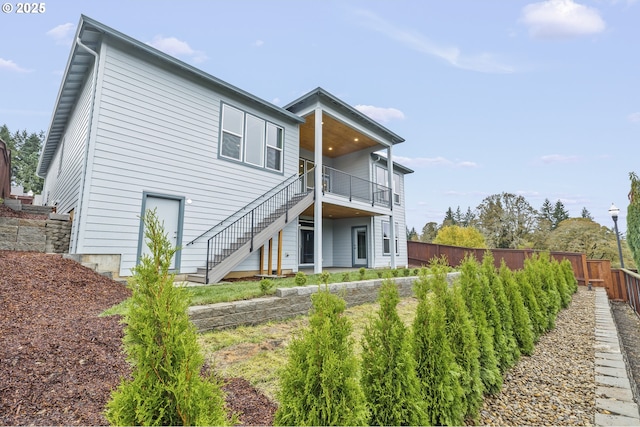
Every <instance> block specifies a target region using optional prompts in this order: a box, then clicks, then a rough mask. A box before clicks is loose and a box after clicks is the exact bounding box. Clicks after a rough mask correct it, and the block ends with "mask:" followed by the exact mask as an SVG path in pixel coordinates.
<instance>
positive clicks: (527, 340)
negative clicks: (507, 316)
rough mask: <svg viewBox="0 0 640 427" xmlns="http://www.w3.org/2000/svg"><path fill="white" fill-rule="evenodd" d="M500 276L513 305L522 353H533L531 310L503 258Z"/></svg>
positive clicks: (515, 331) (515, 330)
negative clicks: (528, 308)
mask: <svg viewBox="0 0 640 427" xmlns="http://www.w3.org/2000/svg"><path fill="white" fill-rule="evenodd" d="M500 278H501V279H502V284H503V286H504V293H505V295H506V297H507V299H508V300H509V305H510V307H511V314H512V319H513V335H514V336H515V338H516V341H517V342H518V348H519V349H520V352H521V353H522V354H526V355H531V354H532V353H533V349H534V334H533V326H532V325H531V319H530V318H529V311H528V310H527V307H526V306H525V304H524V300H523V299H522V294H521V293H520V287H519V286H518V283H517V282H516V278H515V275H514V273H513V272H512V271H511V270H509V268H508V267H507V265H506V264H505V262H504V260H502V265H501V266H500Z"/></svg>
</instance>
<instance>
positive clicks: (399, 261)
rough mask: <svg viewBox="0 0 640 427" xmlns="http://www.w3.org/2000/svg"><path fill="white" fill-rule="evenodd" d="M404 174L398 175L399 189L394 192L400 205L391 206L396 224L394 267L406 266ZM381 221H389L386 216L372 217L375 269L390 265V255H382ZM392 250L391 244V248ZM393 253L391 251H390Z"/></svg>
mask: <svg viewBox="0 0 640 427" xmlns="http://www.w3.org/2000/svg"><path fill="white" fill-rule="evenodd" d="M404 178H405V176H404V174H402V173H400V189H397V190H396V192H397V193H398V194H400V204H399V205H397V204H395V203H394V205H393V214H394V221H395V222H397V223H398V233H399V234H398V236H397V237H398V256H396V267H404V266H406V265H407V264H408V254H407V233H406V227H407V222H406V218H405V197H404ZM382 221H389V217H388V216H377V217H374V225H373V227H374V236H375V237H374V244H375V246H374V247H375V267H378V268H383V267H388V266H389V265H390V263H391V255H388V254H387V255H384V254H383V253H382V251H383V246H382ZM391 247H392V248H393V242H392V246H391ZM392 252H393V249H392Z"/></svg>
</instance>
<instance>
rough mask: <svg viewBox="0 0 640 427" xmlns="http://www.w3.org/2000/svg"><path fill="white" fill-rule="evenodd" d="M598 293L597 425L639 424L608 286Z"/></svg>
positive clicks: (597, 291)
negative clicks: (608, 295)
mask: <svg viewBox="0 0 640 427" xmlns="http://www.w3.org/2000/svg"><path fill="white" fill-rule="evenodd" d="M594 290H595V292H596V330H595V335H596V344H595V346H594V347H595V352H596V369H595V370H596V372H595V377H596V417H595V425H596V426H639V425H640V413H639V412H638V405H637V403H636V402H635V401H634V400H633V393H632V392H631V383H630V382H629V375H628V373H627V366H626V363H625V360H624V356H623V354H622V351H621V349H620V340H619V338H618V328H617V327H616V324H615V322H614V321H613V315H612V313H611V307H610V306H609V298H608V297H607V291H606V289H605V288H594Z"/></svg>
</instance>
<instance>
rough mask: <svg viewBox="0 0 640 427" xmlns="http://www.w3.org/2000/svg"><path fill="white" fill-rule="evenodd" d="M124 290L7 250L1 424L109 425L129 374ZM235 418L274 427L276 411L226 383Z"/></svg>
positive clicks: (1, 269) (61, 264) (50, 260)
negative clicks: (117, 391)
mask: <svg viewBox="0 0 640 427" xmlns="http://www.w3.org/2000/svg"><path fill="white" fill-rule="evenodd" d="M128 296H129V290H128V289H127V288H126V287H125V286H124V285H122V284H120V283H117V282H114V281H112V280H110V279H108V278H106V277H103V276H101V275H99V274H97V273H95V272H93V271H91V270H90V269H87V268H85V267H83V266H81V265H80V264H78V263H76V262H74V261H71V260H66V259H63V258H62V257H61V256H59V255H49V254H42V253H35V252H9V251H0V313H2V315H1V316H0V425H105V424H107V421H106V419H105V418H104V416H103V411H104V408H105V405H106V403H107V401H108V400H109V396H110V391H111V390H112V389H113V388H115V387H116V386H117V385H118V384H119V382H120V378H121V377H122V376H124V375H126V374H127V373H128V372H130V368H129V365H128V364H127V363H126V361H125V359H124V355H123V353H122V352H121V349H122V346H121V344H122V341H121V339H122V324H121V323H120V320H121V319H120V317H119V316H110V317H98V314H99V313H101V312H102V311H104V310H105V309H107V308H109V307H111V306H113V305H115V304H117V303H119V302H120V301H122V300H124V299H125V298H127V297H128ZM224 390H225V392H226V393H227V404H228V407H229V411H232V412H236V413H238V414H240V422H241V423H242V424H243V425H270V424H272V420H273V413H274V412H275V409H276V407H275V404H273V402H270V401H269V400H268V399H267V398H266V397H265V396H264V395H262V394H261V393H260V392H258V391H256V390H255V389H254V388H253V387H252V386H251V385H250V384H249V383H248V382H246V381H245V380H243V379H239V378H232V379H225V387H224Z"/></svg>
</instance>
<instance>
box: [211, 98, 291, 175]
mask: <svg viewBox="0 0 640 427" xmlns="http://www.w3.org/2000/svg"><path fill="white" fill-rule="evenodd" d="M221 122H222V123H221V129H222V133H221V141H220V156H221V157H224V158H227V159H232V160H237V161H239V162H242V163H246V164H248V165H252V166H257V167H260V168H266V169H270V170H273V171H278V172H282V150H283V144H284V129H283V128H281V127H280V126H277V125H275V124H273V123H270V122H267V121H266V120H264V119H261V118H260V117H257V116H254V115H252V114H249V113H245V112H244V111H242V110H239V109H237V108H235V107H232V106H230V105H227V104H223V105H222V118H221Z"/></svg>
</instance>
